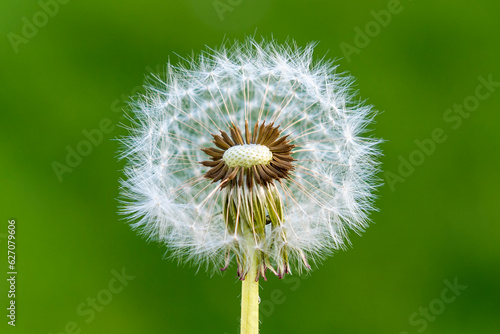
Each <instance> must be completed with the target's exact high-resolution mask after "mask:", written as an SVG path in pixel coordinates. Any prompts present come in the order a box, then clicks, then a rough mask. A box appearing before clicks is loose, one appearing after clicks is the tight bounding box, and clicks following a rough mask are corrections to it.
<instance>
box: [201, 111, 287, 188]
mask: <svg viewBox="0 0 500 334" xmlns="http://www.w3.org/2000/svg"><path fill="white" fill-rule="evenodd" d="M278 128H279V126H274V124H273V123H270V124H267V125H266V124H265V122H262V123H261V124H260V125H259V123H255V125H254V128H253V131H251V130H250V129H249V127H248V121H246V122H245V133H244V134H243V133H242V132H241V130H240V129H239V128H238V127H237V126H236V125H234V124H233V125H232V126H231V128H230V135H229V134H227V133H226V132H224V131H221V132H220V135H216V134H212V136H213V137H214V140H213V143H214V144H215V146H217V148H215V147H209V148H203V149H202V151H203V152H205V153H206V154H207V155H209V156H210V157H211V160H208V161H202V162H201V164H202V165H203V166H206V167H210V170H208V171H207V172H206V174H205V177H206V178H209V179H212V180H213V182H217V181H221V188H225V187H227V186H236V185H238V186H240V187H241V186H243V184H244V183H246V185H247V186H248V188H249V189H251V188H252V187H253V186H254V184H258V185H263V186H265V185H267V184H268V183H272V182H273V181H274V180H277V181H280V180H281V179H284V178H288V177H289V175H288V173H289V172H290V171H292V170H293V169H294V167H293V164H292V162H293V161H294V159H293V158H292V156H291V153H292V149H293V148H294V147H295V145H293V144H290V141H289V140H288V135H286V136H282V135H281V131H280V130H279V129H278ZM245 144H258V145H264V146H267V147H268V148H269V150H270V151H271V152H272V154H273V158H272V159H271V161H270V162H269V163H268V164H265V165H253V166H251V167H239V166H236V167H229V166H228V165H227V164H226V163H225V162H224V160H223V156H224V152H225V151H226V150H227V149H229V148H230V147H232V146H236V145H245Z"/></svg>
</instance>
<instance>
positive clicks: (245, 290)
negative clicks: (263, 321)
mask: <svg viewBox="0 0 500 334" xmlns="http://www.w3.org/2000/svg"><path fill="white" fill-rule="evenodd" d="M256 277H257V261H256V260H255V257H254V260H253V261H252V262H251V264H250V270H249V271H248V274H247V276H246V278H245V279H244V280H243V282H242V285H241V334H258V333H259V301H260V299H259V281H258V280H257V279H256Z"/></svg>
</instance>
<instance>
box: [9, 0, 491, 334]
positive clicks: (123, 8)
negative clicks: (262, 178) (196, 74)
mask: <svg viewBox="0 0 500 334" xmlns="http://www.w3.org/2000/svg"><path fill="white" fill-rule="evenodd" d="M50 4H51V5H50ZM54 4H56V5H57V6H56V5H54ZM44 8H45V9H44ZM387 8H389V9H390V10H391V11H392V13H391V12H390V11H389V12H387ZM382 10H386V12H382V13H381V12H380V11H382ZM44 12H45V13H47V12H48V13H49V14H51V15H48V14H43V13H44ZM384 13H385V14H387V13H390V16H391V18H390V22H387V21H388V17H387V15H386V16H383V14H384ZM499 14H500V3H499V2H498V1H494V0H491V1H476V2H472V1H451V0H448V1H440V2H435V1H429V0H427V1H424V0H418V1H409V0H402V1H401V2H400V3H399V5H398V4H397V3H395V2H393V1H387V0H381V1H363V2H359V1H352V2H347V1H309V2H307V1H290V0H288V1H285V0H272V1H268V0H255V1H250V0H220V1H218V0H217V1H213V0H209V1H195V0H190V1H182V2H181V1H165V0H162V1H160V0H155V1H116V0H115V1H96V0H87V1H77V0H72V1H69V0H64V1H63V0H59V2H55V3H54V1H51V0H42V2H41V3H39V2H37V1H35V0H31V1H27V0H21V1H19V0H16V1H14V0H4V1H2V2H1V4H0V24H1V25H0V32H1V34H2V36H3V37H2V39H1V42H0V43H1V44H0V47H1V52H0V64H1V66H0V77H1V83H2V87H1V88H2V89H1V90H0V99H1V106H2V107H1V109H2V132H1V138H2V140H1V142H0V150H1V153H2V154H1V156H2V158H1V165H0V169H1V172H0V175H1V179H0V182H1V195H0V203H1V208H2V215H1V217H2V220H3V221H2V224H1V226H2V228H1V230H0V247H1V249H2V250H1V254H3V255H2V259H1V263H2V265H1V266H0V267H1V268H2V277H4V279H2V285H1V291H0V295H1V298H0V300H1V305H2V307H1V308H2V310H4V311H2V314H1V319H3V320H2V324H1V325H0V328H1V330H0V332H2V333H23V334H24V333H29V334H31V333H44V334H46V333H52V334H56V333H57V334H59V333H67V334H70V333H95V334H100V333H179V334H184V333H186V334H187V333H217V334H226V333H227V334H233V333H238V323H239V320H238V317H239V291H240V284H239V282H238V281H237V280H236V279H235V273H234V272H232V271H231V272H228V273H226V274H225V275H224V276H214V277H209V276H208V275H207V274H205V273H204V272H203V271H197V270H196V268H190V267H186V266H178V265H177V264H176V263H174V262H172V261H168V260H164V259H163V256H164V252H165V250H164V249H162V248H160V247H158V246H157V245H155V244H148V243H147V242H145V241H144V240H143V239H141V238H140V237H138V236H136V235H135V234H134V233H133V232H132V231H131V230H130V229H129V227H128V226H127V225H126V224H125V223H124V221H123V220H122V219H121V217H119V216H118V214H117V213H116V211H117V209H116V207H117V201H116V198H117V196H118V179H119V177H120V175H121V174H120V169H121V168H122V167H123V162H118V161H117V159H116V151H117V149H118V144H117V142H116V141H113V140H112V139H113V138H115V137H117V136H119V135H121V134H124V130H123V129H122V128H120V127H119V126H118V125H117V124H119V123H120V122H121V121H123V118H122V116H123V113H122V110H123V108H125V103H124V101H126V100H127V99H128V96H130V95H134V94H136V93H137V92H140V87H141V85H142V83H143V81H144V78H145V75H146V74H147V73H149V72H158V71H161V70H162V68H163V67H164V64H165V62H166V61H167V59H169V58H170V59H171V60H172V61H173V62H176V61H177V59H178V56H177V55H176V54H178V55H181V56H185V55H188V54H190V53H191V52H193V51H194V52H198V51H199V50H201V49H204V47H205V45H208V46H212V47H213V46H217V45H219V44H220V43H221V41H222V40H223V39H224V38H227V39H231V40H232V39H235V38H236V39H242V38H244V36H246V35H253V34H255V35H256V36H261V35H263V36H267V37H270V36H274V37H275V38H276V39H277V40H278V41H285V40H286V38H288V37H290V38H294V39H295V40H296V41H297V43H298V44H299V45H305V44H306V43H308V42H310V41H319V45H318V47H317V48H316V54H317V56H318V57H321V56H323V55H324V54H325V53H327V56H328V57H331V58H337V59H339V60H338V64H339V65H340V70H341V71H349V72H350V73H352V74H353V75H354V76H355V77H356V78H357V88H359V90H360V91H361V96H362V97H363V98H367V99H368V102H369V103H371V104H373V105H375V107H376V108H377V109H379V110H381V111H383V113H382V114H380V115H379V116H378V117H377V124H376V125H375V132H374V133H375V135H376V136H378V137H382V138H384V139H386V140H387V142H386V143H385V144H383V147H382V148H383V151H384V154H385V156H384V157H383V159H382V160H383V168H384V171H385V172H386V173H381V177H382V178H384V179H385V183H386V184H385V186H383V187H382V188H381V189H380V192H379V195H380V196H379V200H378V201H377V206H378V207H379V208H380V211H379V212H377V213H375V214H373V216H372V218H373V220H374V222H375V224H373V225H372V226H371V227H370V228H369V229H368V231H367V232H366V233H365V234H364V235H363V236H362V237H358V236H356V235H353V238H352V240H353V248H352V249H350V250H349V251H347V252H341V253H338V254H336V255H335V256H334V257H333V258H330V259H328V260H327V261H325V262H324V263H323V265H321V266H320V267H319V268H317V269H316V270H314V271H313V272H312V274H311V275H309V276H306V277H304V278H301V279H298V278H294V277H290V278H286V279H285V280H282V281H280V280H278V279H277V278H275V277H272V278H270V279H269V281H268V282H263V283H262V291H261V297H262V309H263V313H262V326H261V328H262V329H261V332H262V333H336V334H340V333H342V334H351V333H370V334H376V333H384V334H387V333H394V334H404V333H411V334H412V333H422V332H423V333H426V334H433V333H439V334H447V333H453V334H457V333H484V334H487V333H499V332H500V288H499V278H500V261H499V260H500V247H499V236H500V228H499V222H500V219H499V218H500V214H499V199H500V194H499V188H500V187H499V186H500V182H499V179H498V171H499V169H500V159H499V157H498V154H499V149H500V144H499V143H500V142H499V140H498V138H499V137H498V125H499V121H500V115H499V107H500V87H498V84H497V85H496V86H495V85H493V86H491V87H489V88H490V90H488V88H487V87H485V86H480V84H481V81H480V80H479V79H478V78H479V77H482V78H484V79H485V80H488V76H490V75H491V79H492V80H493V81H494V82H499V81H500V66H499V64H498V60H499V59H500V44H499V37H500V36H499V32H500V27H499V25H498V20H499ZM375 17H379V19H381V18H382V19H385V21H384V22H383V23H384V24H383V25H381V24H379V23H374V22H376V21H375ZM35 23H36V25H34V26H33V27H31V30H30V24H35ZM386 23H387V24H386ZM366 29H368V31H367V32H368V35H367V37H365V38H364V39H363V36H362V35H361V34H364V32H365V31H366ZM359 31H362V33H360V32H359ZM370 35H371V36H370ZM346 50H347V51H346ZM478 87H479V88H478ZM476 89H478V90H479V93H480V94H482V95H481V96H482V99H476V98H474V95H475V94H477V92H476ZM487 93H488V94H489V96H488V97H485V94H487ZM476 102H477V104H475V103H476ZM463 103H466V104H467V106H468V108H469V109H471V110H472V111H471V112H470V114H467V113H468V111H467V113H463V114H462V115H460V114H459V113H456V112H453V111H450V112H449V111H447V110H448V109H449V108H453V106H454V104H457V105H461V104H463ZM464 110H465V109H464ZM103 120H104V121H103ZM101 122H103V123H106V122H107V123H108V124H107V125H106V124H105V125H106V126H107V129H106V130H107V132H105V133H103V140H102V143H98V144H96V145H93V146H92V147H91V149H92V152H91V153H90V154H88V156H85V157H83V158H82V161H80V162H78V163H75V165H76V167H74V168H71V171H67V172H65V173H64V174H63V175H62V176H61V178H58V176H57V175H56V173H55V171H54V167H53V164H54V162H59V163H62V164H64V163H65V159H66V155H67V152H68V151H67V150H68V147H69V149H75V148H76V147H77V145H79V144H80V145H81V142H82V141H84V140H85V139H86V137H85V135H84V132H82V131H84V130H87V131H92V130H93V129H98V128H99V127H100V125H102V123H101ZM459 122H460V123H459ZM435 129H442V131H443V132H444V136H445V138H446V139H445V140H441V141H440V142H439V143H435V149H434V152H432V153H431V154H426V155H424V153H419V152H422V149H419V147H418V146H417V143H416V142H415V141H416V140H420V141H423V142H424V143H429V142H428V141H426V139H428V138H431V137H432V133H433V131H438V132H439V130H435ZM441 139H442V138H441ZM429 145H430V146H432V145H431V144H429ZM430 146H429V147H430ZM428 153H429V152H428ZM422 158H423V159H424V161H419V159H420V160H422ZM410 159H411V161H413V162H415V163H416V164H417V166H415V167H413V169H414V170H412V168H409V170H405V169H404V167H402V164H403V165H404V162H402V161H408V160H410ZM406 168H407V169H408V166H406ZM398 169H400V171H398ZM387 172H389V173H387ZM391 173H392V174H391ZM61 179H62V180H61ZM12 218H15V219H16V221H17V270H18V277H17V298H16V301H17V325H16V327H15V328H12V327H11V326H8V325H7V324H6V323H7V318H6V316H5V315H6V313H7V311H6V310H5V309H6V307H7V306H8V299H7V285H6V280H5V277H6V272H7V269H6V267H7V266H6V262H7V259H6V248H7V246H6V239H5V237H6V233H7V221H8V219H12ZM122 270H124V271H125V273H126V275H127V277H126V279H127V278H128V280H125V283H121V282H119V281H115V280H114V279H113V277H115V276H114V275H116V274H117V273H120V274H121V273H122ZM113 272H114V274H113ZM445 281H447V282H449V284H454V282H455V281H456V282H457V284H459V285H460V286H461V289H462V290H461V291H458V292H457V294H458V293H460V295H458V296H453V293H452V292H451V291H449V290H445V289H446V288H447V283H445ZM110 283H111V286H109V284H110ZM124 284H126V285H124ZM464 286H466V288H464ZM93 299H95V300H96V304H95V305H93V304H92V301H93ZM451 299H453V301H451ZM427 308H430V310H429V311H428V312H429V313H428V315H425V312H426V311H425V309H427Z"/></svg>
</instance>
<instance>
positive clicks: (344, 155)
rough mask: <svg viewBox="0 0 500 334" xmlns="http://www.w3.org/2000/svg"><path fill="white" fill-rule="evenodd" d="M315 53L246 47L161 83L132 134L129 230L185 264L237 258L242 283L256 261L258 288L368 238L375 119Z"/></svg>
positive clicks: (126, 154) (146, 98)
mask: <svg viewBox="0 0 500 334" xmlns="http://www.w3.org/2000/svg"><path fill="white" fill-rule="evenodd" d="M313 48H314V44H310V45H308V46H306V47H304V48H300V47H297V46H296V45H295V43H294V42H287V43H285V44H278V43H276V42H274V41H266V40H262V41H261V42H257V41H255V40H254V39H252V38H247V39H246V40H245V42H242V43H238V42H235V43H226V44H224V45H223V46H221V47H220V48H219V49H217V50H212V49H209V50H207V51H205V52H203V53H201V54H200V55H198V56H196V57H193V58H192V59H190V60H189V61H187V62H186V64H184V65H175V66H174V65H172V64H168V65H167V68H166V74H165V76H164V77H162V78H158V77H155V78H154V79H153V80H151V82H150V83H149V84H148V86H147V87H146V88H147V90H146V93H145V94H144V95H143V96H141V97H140V98H139V99H137V100H136V101H135V102H134V103H133V104H132V108H133V112H134V115H135V117H134V120H133V122H134V125H133V127H131V128H130V134H129V136H127V137H125V138H123V139H122V142H123V150H122V152H121V157H122V158H125V159H127V162H128V163H127V165H126V167H125V170H124V173H125V178H124V179H123V180H122V188H121V189H122V190H121V193H122V196H123V199H122V200H123V205H122V212H123V213H124V214H126V215H128V217H129V218H130V219H131V221H132V223H131V226H132V227H133V228H134V229H136V230H137V231H138V232H139V233H140V234H142V235H144V236H146V237H147V238H148V239H150V240H155V241H159V242H162V243H164V244H165V245H166V246H167V247H168V249H169V250H170V254H171V255H172V256H174V257H178V258H180V259H181V260H183V261H191V262H193V263H195V264H199V265H202V264H206V265H209V267H215V268H217V267H219V268H222V269H225V268H227V267H228V266H229V265H230V264H231V263H233V262H235V263H237V266H238V275H239V276H240V278H241V279H244V278H245V275H246V274H247V272H248V271H249V266H250V263H256V266H257V267H258V270H257V277H256V279H258V277H259V276H262V277H264V278H265V273H266V270H268V269H269V270H271V271H272V272H273V273H275V274H276V275H278V276H279V277H283V275H285V274H286V273H290V272H292V271H299V272H300V270H302V269H304V268H310V265H309V263H311V262H314V261H316V260H318V259H320V258H322V257H324V256H325V255H328V254H330V253H332V252H333V251H335V250H338V249H342V248H344V247H345V246H346V245H347V244H348V243H349V241H348V232H349V231H350V230H352V231H355V232H356V233H360V232H362V231H364V229H365V228H366V227H367V224H368V222H369V219H368V213H369V212H370V211H371V210H373V209H374V207H373V199H374V191H375V189H376V187H377V186H378V181H377V180H378V179H377V178H376V173H377V171H378V161H377V157H378V155H380V151H379V149H378V144H379V143H380V142H381V140H379V139H376V138H372V137H370V136H368V135H367V134H366V131H367V130H366V127H367V126H368V125H369V124H370V123H371V122H372V121H373V117H374V116H375V114H376V112H374V111H373V109H372V108H371V106H367V105H365V104H364V103H363V102H362V101H359V99H357V98H356V96H355V92H354V91H353V89H352V82H353V79H352V78H351V77H349V76H347V75H344V74H339V73H337V72H336V67H337V66H336V65H334V64H333V62H331V61H326V60H324V59H322V60H319V61H316V62H315V61H313ZM226 152H227V153H226ZM212 265H213V266H212Z"/></svg>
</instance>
